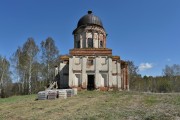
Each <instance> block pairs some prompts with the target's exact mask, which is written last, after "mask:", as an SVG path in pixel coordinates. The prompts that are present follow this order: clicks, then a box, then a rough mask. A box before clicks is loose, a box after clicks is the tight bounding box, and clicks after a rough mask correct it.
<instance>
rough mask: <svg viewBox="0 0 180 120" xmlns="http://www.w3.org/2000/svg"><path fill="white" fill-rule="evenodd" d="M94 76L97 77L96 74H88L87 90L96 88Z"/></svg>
mask: <svg viewBox="0 0 180 120" xmlns="http://www.w3.org/2000/svg"><path fill="white" fill-rule="evenodd" d="M94 78H95V77H94V75H88V84H87V90H94V89H95V83H94Z"/></svg>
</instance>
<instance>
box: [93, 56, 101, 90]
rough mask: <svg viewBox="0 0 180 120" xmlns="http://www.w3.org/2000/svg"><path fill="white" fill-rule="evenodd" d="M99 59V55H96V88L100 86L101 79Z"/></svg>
mask: <svg viewBox="0 0 180 120" xmlns="http://www.w3.org/2000/svg"><path fill="white" fill-rule="evenodd" d="M99 64H101V63H99V60H98V57H95V66H94V67H95V86H96V88H98V87H100V84H101V80H100V79H99Z"/></svg>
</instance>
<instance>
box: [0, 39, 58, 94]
mask: <svg viewBox="0 0 180 120" xmlns="http://www.w3.org/2000/svg"><path fill="white" fill-rule="evenodd" d="M58 58H59V50H58V48H57V47H56V45H55V41H54V40H53V39H52V38H51V37H48V38H47V39H46V40H44V41H42V42H41V44H40V45H39V46H38V45H37V44H36V42H35V40H34V39H33V38H28V39H27V40H26V42H25V43H24V44H23V45H22V46H20V47H18V48H17V50H16V51H15V52H14V53H13V55H12V56H11V57H10V59H9V60H8V59H7V58H5V57H2V56H1V55H0V97H8V96H11V95H25V94H32V93H37V92H38V91H40V90H44V86H47V85H48V84H49V82H50V81H52V80H53V79H54V76H55V75H54V66H56V65H57V64H58V60H59V59H58Z"/></svg>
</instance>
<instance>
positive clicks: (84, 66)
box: [81, 57, 87, 88]
mask: <svg viewBox="0 0 180 120" xmlns="http://www.w3.org/2000/svg"><path fill="white" fill-rule="evenodd" d="M86 60H87V58H85V57H82V61H81V64H82V65H81V67H82V68H81V70H82V74H81V75H82V77H81V78H82V87H83V88H86V87H87V74H86Z"/></svg>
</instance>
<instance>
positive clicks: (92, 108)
mask: <svg viewBox="0 0 180 120" xmlns="http://www.w3.org/2000/svg"><path fill="white" fill-rule="evenodd" d="M35 99H36V95H26V96H13V97H10V98H5V99H0V120H12V119H13V120H24V119H26V120H42V119H43V120H49V119H52V120H60V119H65V120H71V119H78V120H79V119H82V120H116V119H117V120H176V119H180V94H148V93H138V92H125V91H121V92H117V91H115V92H101V91H81V92H78V95H77V96H73V97H71V98H67V99H57V100H42V101H40V100H39V101H35Z"/></svg>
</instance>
